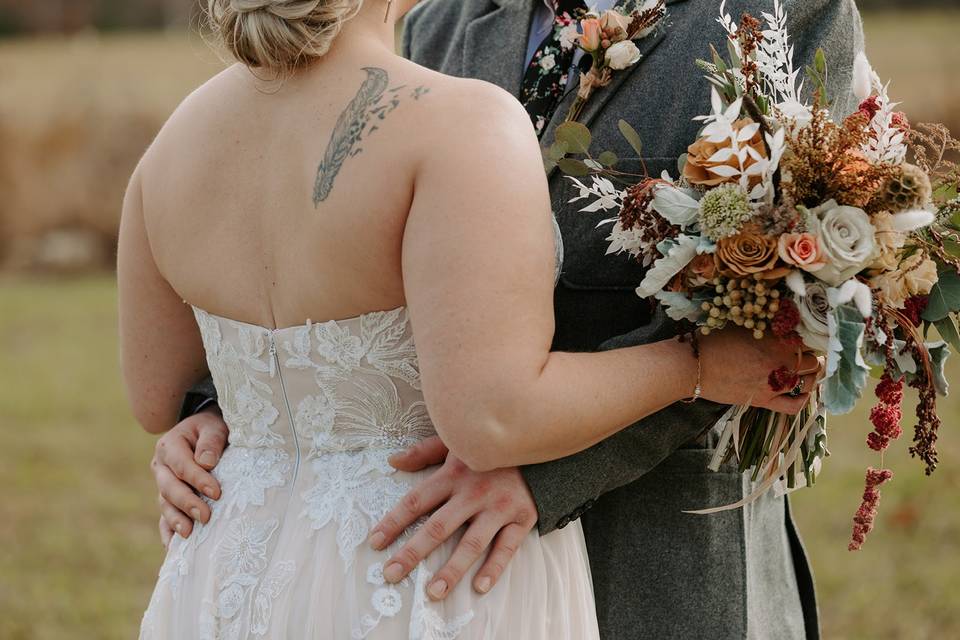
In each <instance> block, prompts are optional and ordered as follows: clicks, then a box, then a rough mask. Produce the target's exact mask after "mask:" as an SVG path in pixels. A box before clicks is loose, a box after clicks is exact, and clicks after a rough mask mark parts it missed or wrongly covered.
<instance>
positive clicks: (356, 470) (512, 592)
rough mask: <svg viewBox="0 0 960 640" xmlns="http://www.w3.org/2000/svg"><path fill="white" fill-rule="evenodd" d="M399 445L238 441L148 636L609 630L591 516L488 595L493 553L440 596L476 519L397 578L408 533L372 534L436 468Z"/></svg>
mask: <svg viewBox="0 0 960 640" xmlns="http://www.w3.org/2000/svg"><path fill="white" fill-rule="evenodd" d="M388 453H389V452H370V451H361V452H349V453H334V454H325V455H320V456H318V457H316V458H315V459H313V460H310V461H306V462H305V463H303V464H301V465H293V464H292V463H291V461H290V459H289V458H287V457H286V456H285V454H284V453H283V452H282V451H279V452H277V451H275V452H273V453H270V450H258V449H243V448H242V447H231V448H228V450H227V452H226V454H225V455H224V459H223V460H222V461H221V464H220V465H219V467H218V469H217V471H216V475H218V476H219V480H220V482H221V485H222V487H223V495H222V497H221V500H219V501H217V502H216V503H211V505H212V507H213V511H214V515H213V517H212V518H211V520H210V522H209V523H208V524H207V525H197V527H196V528H195V530H194V533H193V534H192V535H191V537H190V538H188V539H183V538H180V537H179V536H177V537H175V538H174V540H173V541H172V542H171V544H170V548H169V549H168V552H167V557H166V560H165V561H164V564H163V567H162V568H161V571H160V578H159V580H158V583H157V586H156V589H155V591H154V594H153V597H152V599H151V601H150V605H149V608H148V610H147V612H146V614H145V615H144V620H143V625H142V628H141V635H140V637H141V639H142V640H148V639H151V638H152V639H164V640H186V639H189V638H197V639H198V640H214V639H217V640H221V639H223V640H240V639H247V638H270V639H277V640H279V639H286V640H308V639H309V640H320V639H324V640H327V639H329V640H340V639H345V640H346V639H350V640H353V639H357V640H359V639H364V638H369V639H370V640H378V639H379V640H388V639H398V638H409V639H410V640H454V639H456V640H519V639H523V640H548V639H549V640H592V639H597V638H599V632H598V630H597V619H596V611H595V608H594V599H593V591H592V584H591V579H590V568H589V564H588V561H587V553H586V548H585V545H584V540H583V532H582V530H581V528H580V524H579V522H574V523H571V525H570V526H568V527H566V528H564V529H562V530H558V531H555V532H553V533H550V534H549V535H546V536H543V537H541V536H540V535H539V534H538V533H537V532H535V531H534V532H532V533H530V534H529V535H528V536H527V538H526V540H525V541H524V543H523V544H522V545H521V547H520V549H519V551H518V552H517V554H516V556H515V557H514V559H513V561H512V562H511V563H510V564H509V566H508V567H507V568H506V570H505V571H504V573H503V575H502V577H501V578H500V581H499V582H498V583H497V584H496V585H495V586H494V587H493V589H492V590H491V591H490V592H489V593H487V594H486V595H479V594H477V593H476V592H475V591H474V590H473V588H472V586H471V583H472V578H473V575H474V573H475V571H476V570H477V569H479V564H478V565H477V566H475V567H473V568H472V569H471V571H469V572H468V574H467V576H466V577H465V578H464V580H463V581H462V582H461V583H460V584H459V585H457V587H456V588H455V589H454V590H453V591H452V592H451V593H450V594H449V595H448V597H447V598H446V599H445V600H444V601H443V602H432V601H431V600H430V599H429V598H428V597H427V595H426V585H427V584H428V581H429V579H430V577H431V576H432V575H433V574H434V573H435V572H436V571H437V570H439V569H440V568H441V567H442V566H443V564H444V562H445V561H446V560H447V559H448V558H449V557H450V555H451V554H452V552H453V550H454V548H455V547H456V544H457V542H458V541H459V539H460V536H461V535H462V533H463V532H462V531H460V532H458V534H457V535H455V536H454V537H453V538H452V539H451V540H448V541H447V542H446V543H445V544H444V545H443V546H442V547H441V548H440V549H438V550H437V551H436V552H434V553H433V554H432V555H431V556H430V557H429V558H428V559H427V560H426V561H425V562H424V563H422V564H421V565H420V566H419V567H418V568H417V569H416V570H415V571H414V572H413V573H412V574H411V576H410V577H409V578H407V579H406V580H404V581H403V582H402V583H401V584H398V585H389V584H386V583H385V582H384V580H383V563H384V562H385V561H386V560H388V559H389V557H390V556H391V554H392V553H394V552H396V550H397V549H398V548H399V546H398V545H399V544H400V543H397V544H395V545H393V546H392V547H391V548H390V549H388V550H386V551H382V552H377V551H374V550H372V549H371V548H370V547H369V545H368V544H367V543H366V538H367V536H368V535H369V531H370V528H371V527H372V525H373V524H374V523H376V522H377V521H378V520H379V519H380V518H381V517H382V516H383V515H385V513H386V512H387V510H389V509H390V508H391V507H392V505H393V504H395V502H396V501H397V500H398V499H399V497H400V496H402V495H403V494H404V493H405V492H406V491H407V490H408V489H409V488H410V487H411V486H412V485H413V484H415V483H416V482H417V481H418V480H420V479H422V478H423V477H425V476H426V475H427V472H421V473H419V474H405V473H399V472H395V471H393V470H391V469H390V468H389V466H387V465H386V463H385V459H386V455H387V454H388ZM295 466H299V467H300V468H299V469H294V467H295ZM407 535H408V536H409V535H410V533H408V534H407ZM401 543H402V541H401Z"/></svg>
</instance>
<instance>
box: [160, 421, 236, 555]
mask: <svg viewBox="0 0 960 640" xmlns="http://www.w3.org/2000/svg"><path fill="white" fill-rule="evenodd" d="M226 444H227V425H226V423H224V421H223V418H222V417H221V416H220V413H219V411H217V410H216V407H211V408H210V409H208V410H206V411H202V412H200V413H197V414H195V415H192V416H190V417H188V418H185V419H183V420H182V421H181V422H180V423H179V424H177V425H176V426H175V427H174V428H173V429H171V430H170V431H168V432H166V433H165V434H163V435H162V436H161V437H160V439H159V440H157V446H156V449H155V451H154V454H153V460H151V461H150V469H151V470H152V471H153V477H154V480H155V481H156V483H157V489H158V491H159V495H158V502H159V504H160V539H161V540H162V541H163V545H164V546H167V545H169V544H170V539H171V538H172V537H173V534H174V532H176V533H179V534H180V536H181V537H184V538H186V537H188V536H189V535H190V534H191V532H192V531H193V523H194V521H197V520H198V521H200V522H203V523H206V522H207V521H208V520H210V507H208V506H207V504H206V503H205V502H204V501H203V500H202V499H201V498H200V497H199V495H198V493H202V494H203V495H205V496H207V497H208V498H210V499H212V500H217V499H219V498H220V484H219V483H218V482H217V480H216V479H215V478H214V477H213V476H212V475H211V474H210V470H212V469H213V468H214V467H215V466H216V465H217V463H218V462H219V461H220V456H221V455H222V454H223V450H224V448H225V447H226Z"/></svg>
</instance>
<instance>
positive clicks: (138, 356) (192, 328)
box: [117, 167, 206, 433]
mask: <svg viewBox="0 0 960 640" xmlns="http://www.w3.org/2000/svg"><path fill="white" fill-rule="evenodd" d="M141 179H142V178H141V168H140V167H138V168H137V171H136V172H134V174H133V177H132V178H131V180H130V185H129V187H128V188H127V193H126V196H125V197H124V201H123V213H122V215H121V219H120V239H119V246H118V248H117V283H118V289H119V315H120V359H121V367H122V369H123V377H124V382H125V384H126V387H127V394H128V396H129V400H130V405H131V407H132V409H133V413H134V417H136V419H137V420H138V421H139V422H140V424H141V425H142V426H143V428H144V429H146V430H147V431H149V432H151V433H161V432H164V431H167V430H168V429H170V428H171V427H172V426H173V425H174V423H175V422H176V417H177V413H178V410H179V407H180V403H181V402H182V400H183V395H184V393H185V392H186V391H187V390H188V389H189V388H190V386H191V385H192V384H194V383H195V382H197V381H198V380H200V379H201V378H202V377H203V375H205V372H206V363H205V360H204V352H203V343H202V341H201V339H200V333H199V330H198V328H197V325H196V321H195V320H194V319H193V313H192V311H191V310H190V308H189V307H188V306H187V305H186V304H185V303H184V302H183V300H181V299H180V297H179V296H178V295H177V293H176V292H175V291H174V290H173V288H172V287H171V286H170V285H169V284H168V283H167V281H166V280H165V279H164V278H163V276H162V275H161V273H160V271H159V269H158V268H157V265H156V262H155V260H154V257H153V252H152V250H151V248H150V242H149V239H148V236H147V227H146V223H145V221H144V215H143V191H142V187H141Z"/></svg>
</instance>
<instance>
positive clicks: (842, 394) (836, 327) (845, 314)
mask: <svg viewBox="0 0 960 640" xmlns="http://www.w3.org/2000/svg"><path fill="white" fill-rule="evenodd" d="M829 320H830V325H831V327H830V328H831V335H830V345H829V352H828V354H827V370H828V372H830V374H829V377H828V378H827V379H826V380H825V381H824V384H823V402H824V405H825V406H826V408H827V410H828V411H829V412H830V413H832V414H835V415H840V414H844V413H849V412H850V411H851V410H853V408H854V406H855V405H856V404H857V400H859V399H860V396H861V395H862V393H863V388H864V386H865V385H866V383H867V373H868V372H869V367H867V365H866V363H865V362H864V361H863V358H862V357H861V355H860V349H861V347H862V346H863V335H864V330H865V328H866V325H865V324H864V321H863V316H862V315H860V312H859V311H858V310H857V309H856V307H852V306H849V305H843V306H841V307H838V308H837V309H836V311H834V313H833V314H832V315H831V316H830V318H829Z"/></svg>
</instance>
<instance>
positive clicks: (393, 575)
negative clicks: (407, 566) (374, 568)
mask: <svg viewBox="0 0 960 640" xmlns="http://www.w3.org/2000/svg"><path fill="white" fill-rule="evenodd" d="M383 577H384V579H385V580H386V581H387V582H400V579H401V578H402V577H403V567H402V566H400V563H398V562H392V563H390V564H388V565H387V568H386V569H384V570H383Z"/></svg>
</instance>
